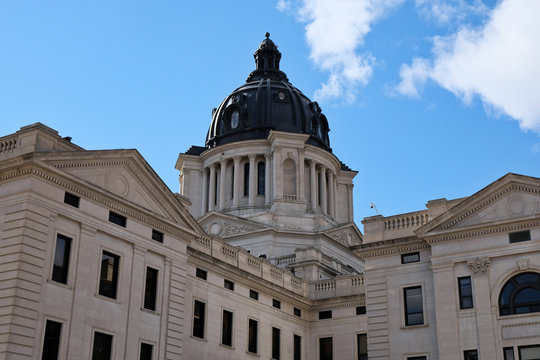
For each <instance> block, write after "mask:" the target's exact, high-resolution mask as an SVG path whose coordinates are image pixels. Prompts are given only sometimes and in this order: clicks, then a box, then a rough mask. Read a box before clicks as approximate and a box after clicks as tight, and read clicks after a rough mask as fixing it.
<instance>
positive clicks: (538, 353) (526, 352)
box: [519, 345, 540, 360]
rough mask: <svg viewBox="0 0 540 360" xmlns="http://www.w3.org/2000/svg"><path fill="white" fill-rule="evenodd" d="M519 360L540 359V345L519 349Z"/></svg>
mask: <svg viewBox="0 0 540 360" xmlns="http://www.w3.org/2000/svg"><path fill="white" fill-rule="evenodd" d="M519 359H520V360H538V359H540V345H534V346H520V347H519Z"/></svg>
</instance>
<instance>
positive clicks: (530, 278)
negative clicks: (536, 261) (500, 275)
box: [514, 273, 538, 284]
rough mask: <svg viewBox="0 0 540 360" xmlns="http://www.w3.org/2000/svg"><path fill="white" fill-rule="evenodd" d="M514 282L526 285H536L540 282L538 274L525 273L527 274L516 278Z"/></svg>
mask: <svg viewBox="0 0 540 360" xmlns="http://www.w3.org/2000/svg"><path fill="white" fill-rule="evenodd" d="M514 280H516V282H517V283H518V284H525V283H529V282H530V283H536V282H537V281H538V274H535V273H525V274H519V275H516V276H514Z"/></svg>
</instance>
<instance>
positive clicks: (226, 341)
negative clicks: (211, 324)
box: [221, 310, 233, 346]
mask: <svg viewBox="0 0 540 360" xmlns="http://www.w3.org/2000/svg"><path fill="white" fill-rule="evenodd" d="M232 334H233V313H232V312H230V311H227V310H223V328H222V331H221V343H222V344H223V345H227V346H232Z"/></svg>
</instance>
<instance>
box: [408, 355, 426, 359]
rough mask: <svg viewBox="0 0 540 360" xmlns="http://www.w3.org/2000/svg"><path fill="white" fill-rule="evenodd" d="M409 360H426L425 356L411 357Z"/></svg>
mask: <svg viewBox="0 0 540 360" xmlns="http://www.w3.org/2000/svg"><path fill="white" fill-rule="evenodd" d="M407 360H426V357H425V356H409V357H407Z"/></svg>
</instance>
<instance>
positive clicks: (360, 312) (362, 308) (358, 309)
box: [356, 306, 366, 315]
mask: <svg viewBox="0 0 540 360" xmlns="http://www.w3.org/2000/svg"><path fill="white" fill-rule="evenodd" d="M356 315H366V307H365V306H357V307H356Z"/></svg>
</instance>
